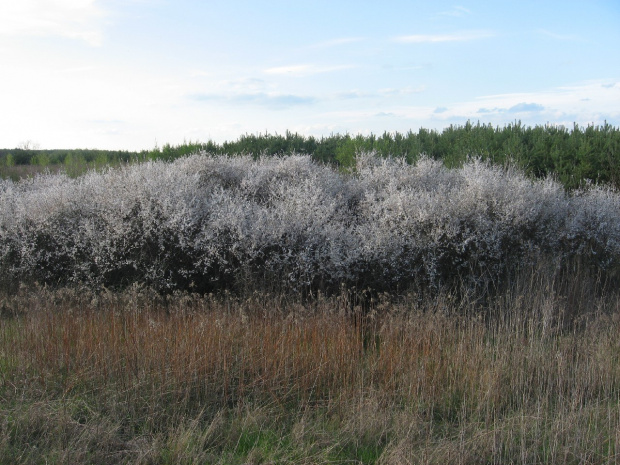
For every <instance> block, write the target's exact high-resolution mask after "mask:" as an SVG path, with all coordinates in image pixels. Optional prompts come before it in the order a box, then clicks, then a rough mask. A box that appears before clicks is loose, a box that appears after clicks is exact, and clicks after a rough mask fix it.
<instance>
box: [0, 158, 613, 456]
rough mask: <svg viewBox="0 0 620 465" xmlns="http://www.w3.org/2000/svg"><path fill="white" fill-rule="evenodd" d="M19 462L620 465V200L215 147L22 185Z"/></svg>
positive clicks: (4, 395) (545, 185)
mask: <svg viewBox="0 0 620 465" xmlns="http://www.w3.org/2000/svg"><path fill="white" fill-rule="evenodd" d="M0 263H1V266H2V267H1V269H0V285H1V288H2V289H1V290H2V292H1V293H0V464H2V465H4V464H31V463H32V464H39V463H40V464H50V463H56V464H65V463H69V464H71V463H92V464H250V463H252V464H261V463H263V464H267V463H271V464H276V463H292V464H293V463H294V464H320V463H325V464H327V463H359V464H409V463H411V464H413V463H421V464H434V463H441V464H445V463H461V464H481V463H488V464H492V463H497V464H500V463H514V464H543V463H566V464H609V463H616V462H618V461H620V337H619V336H620V292H619V290H620V286H619V285H618V284H619V283H618V280H619V278H620V274H619V271H620V195H619V194H618V193H617V191H616V190H614V189H613V188H610V187H608V186H604V185H592V186H586V187H584V188H582V189H576V190H574V191H570V192H569V191H567V190H565V189H564V187H563V186H562V185H561V184H560V183H558V182H557V181H556V180H554V179H553V178H552V177H547V178H544V179H532V178H529V177H527V176H526V175H525V174H524V173H523V172H521V171H520V170H519V169H518V168H516V167H513V166H510V165H509V164H507V165H502V166H497V165H492V164H490V163H489V162H485V161H483V160H480V159H470V160H468V161H467V162H466V163H464V164H463V166H461V167H458V168H452V169H448V168H446V167H445V166H444V165H443V164H442V163H441V162H438V161H436V160H432V159H429V158H425V157H421V158H420V159H419V160H418V161H417V162H416V163H413V164H407V163H405V162H404V161H402V160H397V159H391V158H387V159H386V158H381V157H377V156H376V154H373V153H369V154H362V153H360V154H358V155H357V157H356V161H355V166H353V167H352V168H348V169H346V170H338V169H335V168H333V167H330V166H327V165H322V164H320V163H317V162H315V161H313V160H312V159H311V158H310V157H308V156H303V155H291V156H287V157H262V158H261V157H259V158H258V159H255V158H254V157H251V156H239V157H234V158H231V157H225V156H211V155H207V154H204V153H203V154H195V155H190V156H186V157H182V158H179V159H177V160H175V161H173V162H164V161H154V162H153V161H151V162H147V163H143V164H135V165H123V166H120V167H117V168H110V169H103V170H97V171H89V172H87V173H86V174H84V175H82V176H78V177H69V176H66V175H65V174H63V173H56V174H51V173H48V174H44V175H37V176H34V177H30V178H27V179H23V180H20V181H12V180H3V181H2V182H1V184H0Z"/></svg>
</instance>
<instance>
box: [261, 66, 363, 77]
mask: <svg viewBox="0 0 620 465" xmlns="http://www.w3.org/2000/svg"><path fill="white" fill-rule="evenodd" d="M351 68H354V66H353V65H336V66H317V65H312V64H301V65H287V66H278V67H275V68H267V69H265V70H263V72H264V73H265V74H271V75H283V76H294V77H305V76H311V75H314V74H323V73H332V72H335V71H342V70H345V69H351Z"/></svg>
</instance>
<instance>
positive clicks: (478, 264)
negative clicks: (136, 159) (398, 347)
mask: <svg viewBox="0 0 620 465" xmlns="http://www.w3.org/2000/svg"><path fill="white" fill-rule="evenodd" d="M541 257H546V258H549V257H551V258H552V259H553V260H555V261H556V262H557V263H558V264H560V263H577V262H578V263H579V264H580V265H583V266H592V267H593V268H596V269H597V270H601V271H602V272H604V273H607V275H608V276H613V274H614V273H616V272H617V271H618V268H619V263H620V262H619V260H620V196H619V195H618V193H616V192H615V191H613V190H611V189H610V188H604V187H592V188H589V189H586V190H576V191H574V192H572V193H570V194H569V193H566V191H565V190H564V189H563V187H562V186H561V185H560V184H559V183H557V182H556V181H554V180H552V179H550V178H545V179H543V180H537V181H533V180H531V179H529V178H528V177H526V176H525V175H524V174H522V172H520V171H518V170H517V169H513V168H511V167H504V168H501V167H498V166H495V165H491V164H488V163H485V162H483V161H480V160H478V159H474V160H470V161H468V162H466V163H465V164H464V165H463V166H462V167H461V168H455V169H448V168H446V167H445V166H444V165H443V164H442V163H441V162H438V161H435V160H433V159H430V158H427V157H423V158H421V159H419V160H418V161H417V162H416V163H414V164H407V163H406V162H405V161H404V160H403V159H394V158H388V159H385V158H381V157H377V156H376V155H373V154H371V155H368V154H366V155H363V154H360V155H358V157H357V158H356V166H355V170H354V171H353V172H352V173H343V172H341V171H338V170H335V169H333V168H330V167H329V166H327V165H323V164H317V163H316V162H314V161H312V159H311V158H310V157H309V156H303V155H292V156H288V157H262V158H259V159H257V160H254V159H253V158H252V157H250V156H247V155H246V156H238V157H233V158H229V157H224V156H206V155H204V154H199V155H193V156H188V157H183V158H180V159H177V160H176V161H174V162H172V163H166V162H163V161H156V162H147V163H143V164H135V165H125V166H122V167H120V168H117V169H108V170H107V171H103V172H101V171H91V172H88V173H87V174H86V175H84V176H81V177H78V178H70V177H68V176H66V175H64V174H57V175H52V174H47V175H41V176H36V177H34V178H30V179H25V180H22V181H19V182H13V181H10V180H4V181H2V182H1V184H0V264H1V267H0V270H1V274H2V275H1V279H2V282H3V283H4V286H5V287H10V286H11V285H15V284H16V283H18V282H31V281H38V282H41V283H47V284H51V285H68V284H88V285H91V286H93V287H95V288H96V287H100V286H106V287H126V286H128V285H131V284H133V283H142V284H146V285H149V286H153V287H154V288H156V289H159V290H160V291H165V292H170V291H173V290H177V289H193V290H197V291H200V292H211V291H217V290H231V291H242V290H243V291H247V290H252V289H262V290H266V289H267V290H269V289H271V290H273V291H287V290H295V291H304V292H314V291H317V290H321V291H323V292H333V291H337V290H339V289H340V286H342V285H345V286H347V287H349V286H355V287H357V288H358V289H360V288H371V289H374V290H377V291H396V290H399V289H400V290H403V289H407V288H410V287H412V286H416V287H417V288H419V289H437V288H439V287H441V286H445V285H451V284H454V283H456V282H458V283H461V284H465V285H466V286H467V287H470V288H471V287H478V288H479V287H480V286H484V287H486V286H489V285H497V284H501V282H502V280H504V279H505V278H506V277H507V276H508V275H509V274H510V273H512V272H515V271H517V270H518V269H520V268H521V267H524V266H528V265H529V264H531V263H534V262H535V261H537V260H539V259H540V258H541Z"/></svg>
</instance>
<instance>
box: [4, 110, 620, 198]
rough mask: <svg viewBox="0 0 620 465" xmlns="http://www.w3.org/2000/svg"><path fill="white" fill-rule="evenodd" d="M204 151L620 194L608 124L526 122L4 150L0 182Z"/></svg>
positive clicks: (618, 164) (619, 131) (619, 156)
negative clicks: (441, 170)
mask: <svg viewBox="0 0 620 465" xmlns="http://www.w3.org/2000/svg"><path fill="white" fill-rule="evenodd" d="M199 151H204V152H207V153H213V154H218V155H229V156H234V155H237V154H252V155H254V156H255V157H258V156H264V155H280V156H281V155H286V154H306V155H309V156H311V157H312V159H313V160H315V161H318V162H322V163H327V164H331V165H333V166H340V167H345V168H347V167H351V166H353V165H354V163H355V162H354V159H355V154H356V153H357V152H376V153H377V154H379V155H380V156H382V157H397V158H400V157H402V158H404V159H406V160H407V162H409V163H412V162H415V161H416V160H417V159H418V157H419V156H420V154H424V155H425V156H427V157H430V158H432V159H434V160H440V161H442V162H443V163H444V164H445V165H446V166H448V167H459V166H462V165H463V164H464V163H465V162H466V161H467V159H468V158H470V157H479V158H481V159H482V160H485V161H486V160H489V161H491V162H493V163H495V164H500V165H503V164H505V163H506V162H508V161H510V162H511V163H514V164H516V166H518V167H519V168H520V169H521V170H523V171H524V172H525V173H526V174H528V175H529V176H531V177H535V178H544V177H546V176H547V175H549V174H553V175H554V176H556V178H557V179H558V181H559V182H561V183H562V184H563V185H564V186H565V187H566V188H568V189H574V188H579V187H581V186H583V185H584V184H585V183H604V184H610V185H613V186H615V187H616V188H618V187H620V128H616V127H613V126H611V125H609V124H607V123H605V124H604V125H601V126H594V125H591V126H587V127H581V126H579V125H577V124H575V125H574V126H573V127H572V128H566V127H564V126H553V125H545V126H535V127H528V126H524V125H522V124H521V123H520V122H515V123H514V124H509V125H506V126H504V127H499V126H496V127H493V126H492V125H490V124H488V125H484V124H480V123H477V124H471V123H470V122H467V123H466V124H465V125H462V126H459V125H457V126H450V127H448V128H446V129H444V130H443V131H435V130H427V129H424V128H421V129H420V130H419V131H417V132H414V131H409V132H407V133H406V134H402V133H399V132H395V133H388V132H385V133H383V134H382V135H373V134H371V135H369V136H362V135H350V134H332V135H330V136H326V137H321V138H315V137H312V136H309V137H306V136H302V135H300V134H297V133H291V132H288V131H287V132H286V133H285V134H284V135H278V134H268V133H265V134H259V135H252V134H246V135H243V136H241V137H240V138H239V139H237V140H235V141H227V142H224V143H222V144H218V143H215V142H213V141H208V142H206V143H205V142H191V141H190V142H185V143H183V144H180V145H177V146H173V145H171V144H165V145H163V146H161V147H159V146H157V147H155V148H153V149H152V150H143V151H140V152H126V151H102V150H31V149H12V150H8V149H0V168H1V169H0V174H2V176H4V177H11V176H12V177H13V178H15V179H16V178H17V177H18V176H19V175H21V174H23V170H22V171H19V170H16V169H11V168H10V167H12V166H25V165H35V166H38V167H40V168H46V167H50V166H51V167H53V166H67V167H68V172H69V174H71V175H74V176H75V175H78V174H81V173H83V172H84V171H86V169H87V168H93V167H95V168H97V167H101V166H102V165H103V164H105V163H108V164H112V165H118V164H119V163H130V162H136V161H146V160H166V161H172V160H175V159H177V158H180V157H183V156H187V155H189V154H192V153H196V152H199ZM26 174H28V172H26Z"/></svg>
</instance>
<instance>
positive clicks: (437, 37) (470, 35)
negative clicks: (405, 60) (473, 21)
mask: <svg viewBox="0 0 620 465" xmlns="http://www.w3.org/2000/svg"><path fill="white" fill-rule="evenodd" d="M494 35H495V34H494V33H493V32H490V31H463V32H455V33H452V34H413V35H407V36H399V37H396V38H395V39H394V40H395V41H396V42H402V43H406V44H430V43H439V42H465V41H469V40H478V39H487V38H489V37H493V36H494Z"/></svg>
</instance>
